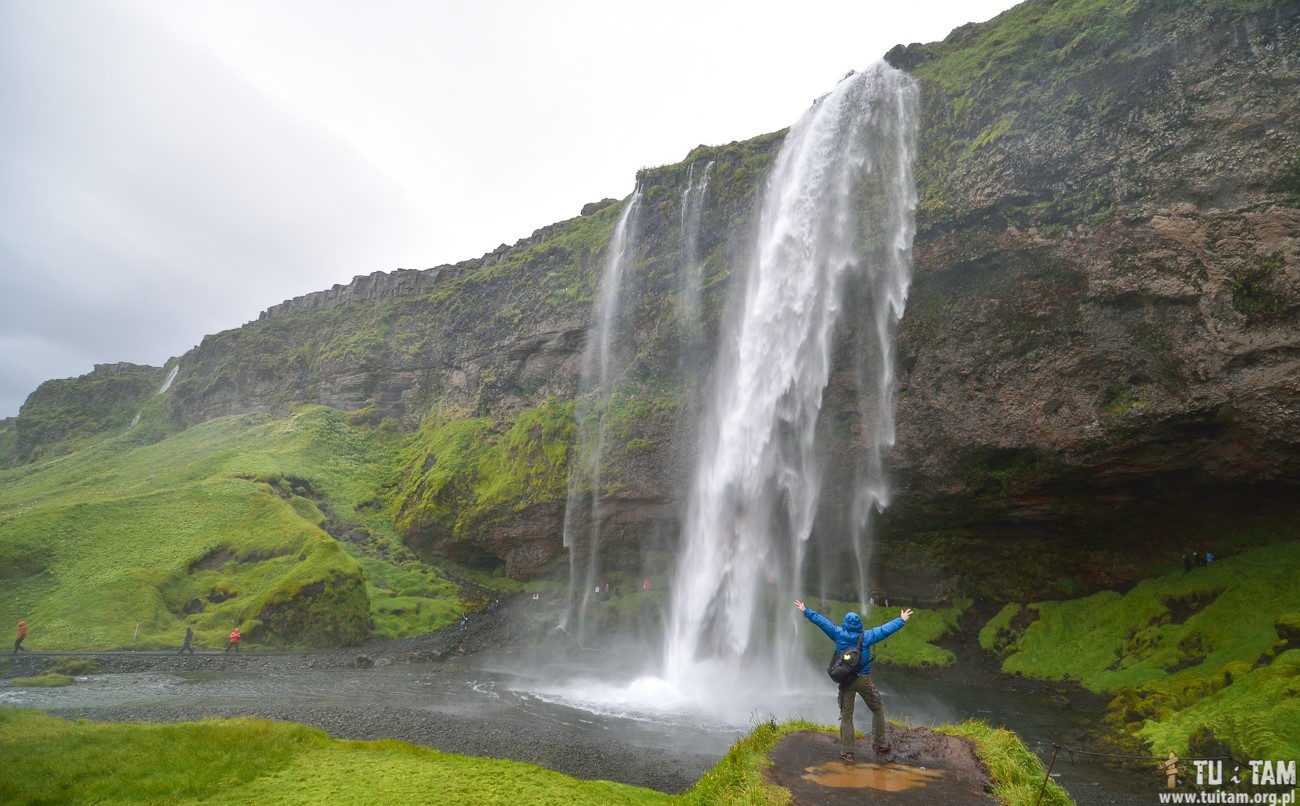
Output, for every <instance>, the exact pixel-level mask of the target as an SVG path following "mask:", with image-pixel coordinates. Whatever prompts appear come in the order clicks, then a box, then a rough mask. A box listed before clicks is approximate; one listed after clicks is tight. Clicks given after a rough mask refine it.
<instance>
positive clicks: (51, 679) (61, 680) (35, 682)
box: [9, 672, 77, 688]
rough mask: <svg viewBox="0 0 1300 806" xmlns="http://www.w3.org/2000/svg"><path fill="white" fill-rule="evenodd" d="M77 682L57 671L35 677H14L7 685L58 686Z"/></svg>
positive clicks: (28, 686)
mask: <svg viewBox="0 0 1300 806" xmlns="http://www.w3.org/2000/svg"><path fill="white" fill-rule="evenodd" d="M75 682H77V681H76V679H75V678H73V677H69V676H68V675H66V674H59V673H57V672H46V673H45V674H41V675H37V676H35V677H15V678H14V679H13V680H11V681H9V685H11V686H14V687H15V688H60V687H62V686H70V685H72V684H73V683H75Z"/></svg>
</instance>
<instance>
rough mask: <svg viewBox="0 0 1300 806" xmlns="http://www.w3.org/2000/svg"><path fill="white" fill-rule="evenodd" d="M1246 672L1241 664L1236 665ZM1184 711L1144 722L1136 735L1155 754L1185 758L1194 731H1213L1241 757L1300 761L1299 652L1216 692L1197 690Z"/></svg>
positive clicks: (1285, 654)
mask: <svg viewBox="0 0 1300 806" xmlns="http://www.w3.org/2000/svg"><path fill="white" fill-rule="evenodd" d="M1243 666H1244V668H1247V669H1248V668H1249V666H1245V665H1244V664H1242V665H1240V666H1238V670H1239V671H1240V670H1241V669H1242V667H1243ZM1190 693H1191V695H1192V696H1190V697H1187V698H1186V707H1183V708H1181V709H1178V710H1176V711H1173V712H1167V713H1161V714H1159V716H1160V717H1161V718H1159V719H1151V720H1148V721H1146V722H1145V724H1143V725H1142V727H1141V728H1140V729H1139V730H1138V734H1137V735H1138V736H1139V737H1140V738H1141V739H1143V740H1144V741H1146V742H1148V743H1150V745H1151V748H1152V750H1153V751H1154V752H1155V753H1157V754H1164V753H1168V752H1170V751H1173V752H1175V753H1178V754H1180V755H1186V754H1187V753H1188V751H1189V747H1190V746H1191V745H1192V744H1193V739H1194V737H1195V736H1196V735H1197V733H1198V732H1203V731H1207V730H1208V731H1212V732H1213V734H1214V735H1215V736H1217V737H1218V739H1219V740H1220V741H1222V742H1225V743H1227V745H1228V746H1229V747H1231V748H1232V749H1233V750H1234V754H1240V757H1241V758H1271V759H1294V758H1297V757H1300V650H1291V651H1289V652H1284V653H1282V654H1281V655H1278V656H1277V657H1276V658H1274V659H1273V661H1272V662H1271V663H1269V664H1267V665H1265V666H1261V667H1260V668H1257V669H1254V670H1251V671H1249V672H1248V673H1246V674H1241V675H1238V676H1235V677H1234V678H1233V679H1232V682H1231V684H1230V685H1227V686H1224V687H1223V688H1220V689H1218V690H1217V691H1211V690H1208V689H1207V688H1198V689H1196V690H1194V691H1192V692H1190Z"/></svg>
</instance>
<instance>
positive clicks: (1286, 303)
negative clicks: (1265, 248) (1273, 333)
mask: <svg viewBox="0 0 1300 806" xmlns="http://www.w3.org/2000/svg"><path fill="white" fill-rule="evenodd" d="M1285 266H1286V260H1285V257H1284V255H1283V254H1282V253H1281V252H1274V253H1273V254H1271V255H1267V256H1261V257H1257V258H1256V260H1255V264H1254V265H1253V266H1252V267H1251V268H1249V269H1247V270H1245V271H1243V272H1240V273H1238V274H1237V275H1235V276H1234V277H1233V278H1232V281H1231V283H1230V285H1229V288H1230V289H1231V290H1232V306H1233V307H1234V308H1236V309H1237V310H1238V311H1240V312H1241V313H1243V314H1245V315H1246V316H1247V317H1249V318H1251V319H1257V320H1267V319H1276V318H1278V317H1280V316H1282V315H1283V314H1285V313H1286V312H1287V311H1289V310H1290V309H1291V308H1293V307H1294V306H1295V300H1294V299H1292V297H1291V294H1290V293H1289V292H1288V290H1287V288H1286V281H1285V280H1284V279H1283V278H1280V277H1279V273H1280V272H1281V270H1282V269H1284V268H1285Z"/></svg>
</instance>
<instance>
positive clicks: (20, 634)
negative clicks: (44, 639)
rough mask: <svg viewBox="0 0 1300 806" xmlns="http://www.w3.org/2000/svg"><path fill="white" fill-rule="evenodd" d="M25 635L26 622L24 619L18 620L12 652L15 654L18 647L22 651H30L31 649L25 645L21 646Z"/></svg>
mask: <svg viewBox="0 0 1300 806" xmlns="http://www.w3.org/2000/svg"><path fill="white" fill-rule="evenodd" d="M26 637H27V622H25V621H20V622H18V637H17V638H15V639H14V654H15V655H17V654H18V650H20V649H21V650H22V651H23V652H30V651H31V650H30V649H28V648H26V647H25V646H23V639H24V638H26Z"/></svg>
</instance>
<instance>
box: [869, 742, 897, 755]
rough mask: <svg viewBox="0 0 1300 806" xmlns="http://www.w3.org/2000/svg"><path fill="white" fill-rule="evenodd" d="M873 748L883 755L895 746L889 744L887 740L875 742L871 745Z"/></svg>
mask: <svg viewBox="0 0 1300 806" xmlns="http://www.w3.org/2000/svg"><path fill="white" fill-rule="evenodd" d="M871 749H872V750H875V751H876V752H877V753H879V754H880V755H882V756H883V755H884V754H886V753H888V752H889V751H890V750H893V749H894V748H892V747H890V746H889V742H885V743H884V744H873V745H871Z"/></svg>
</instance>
